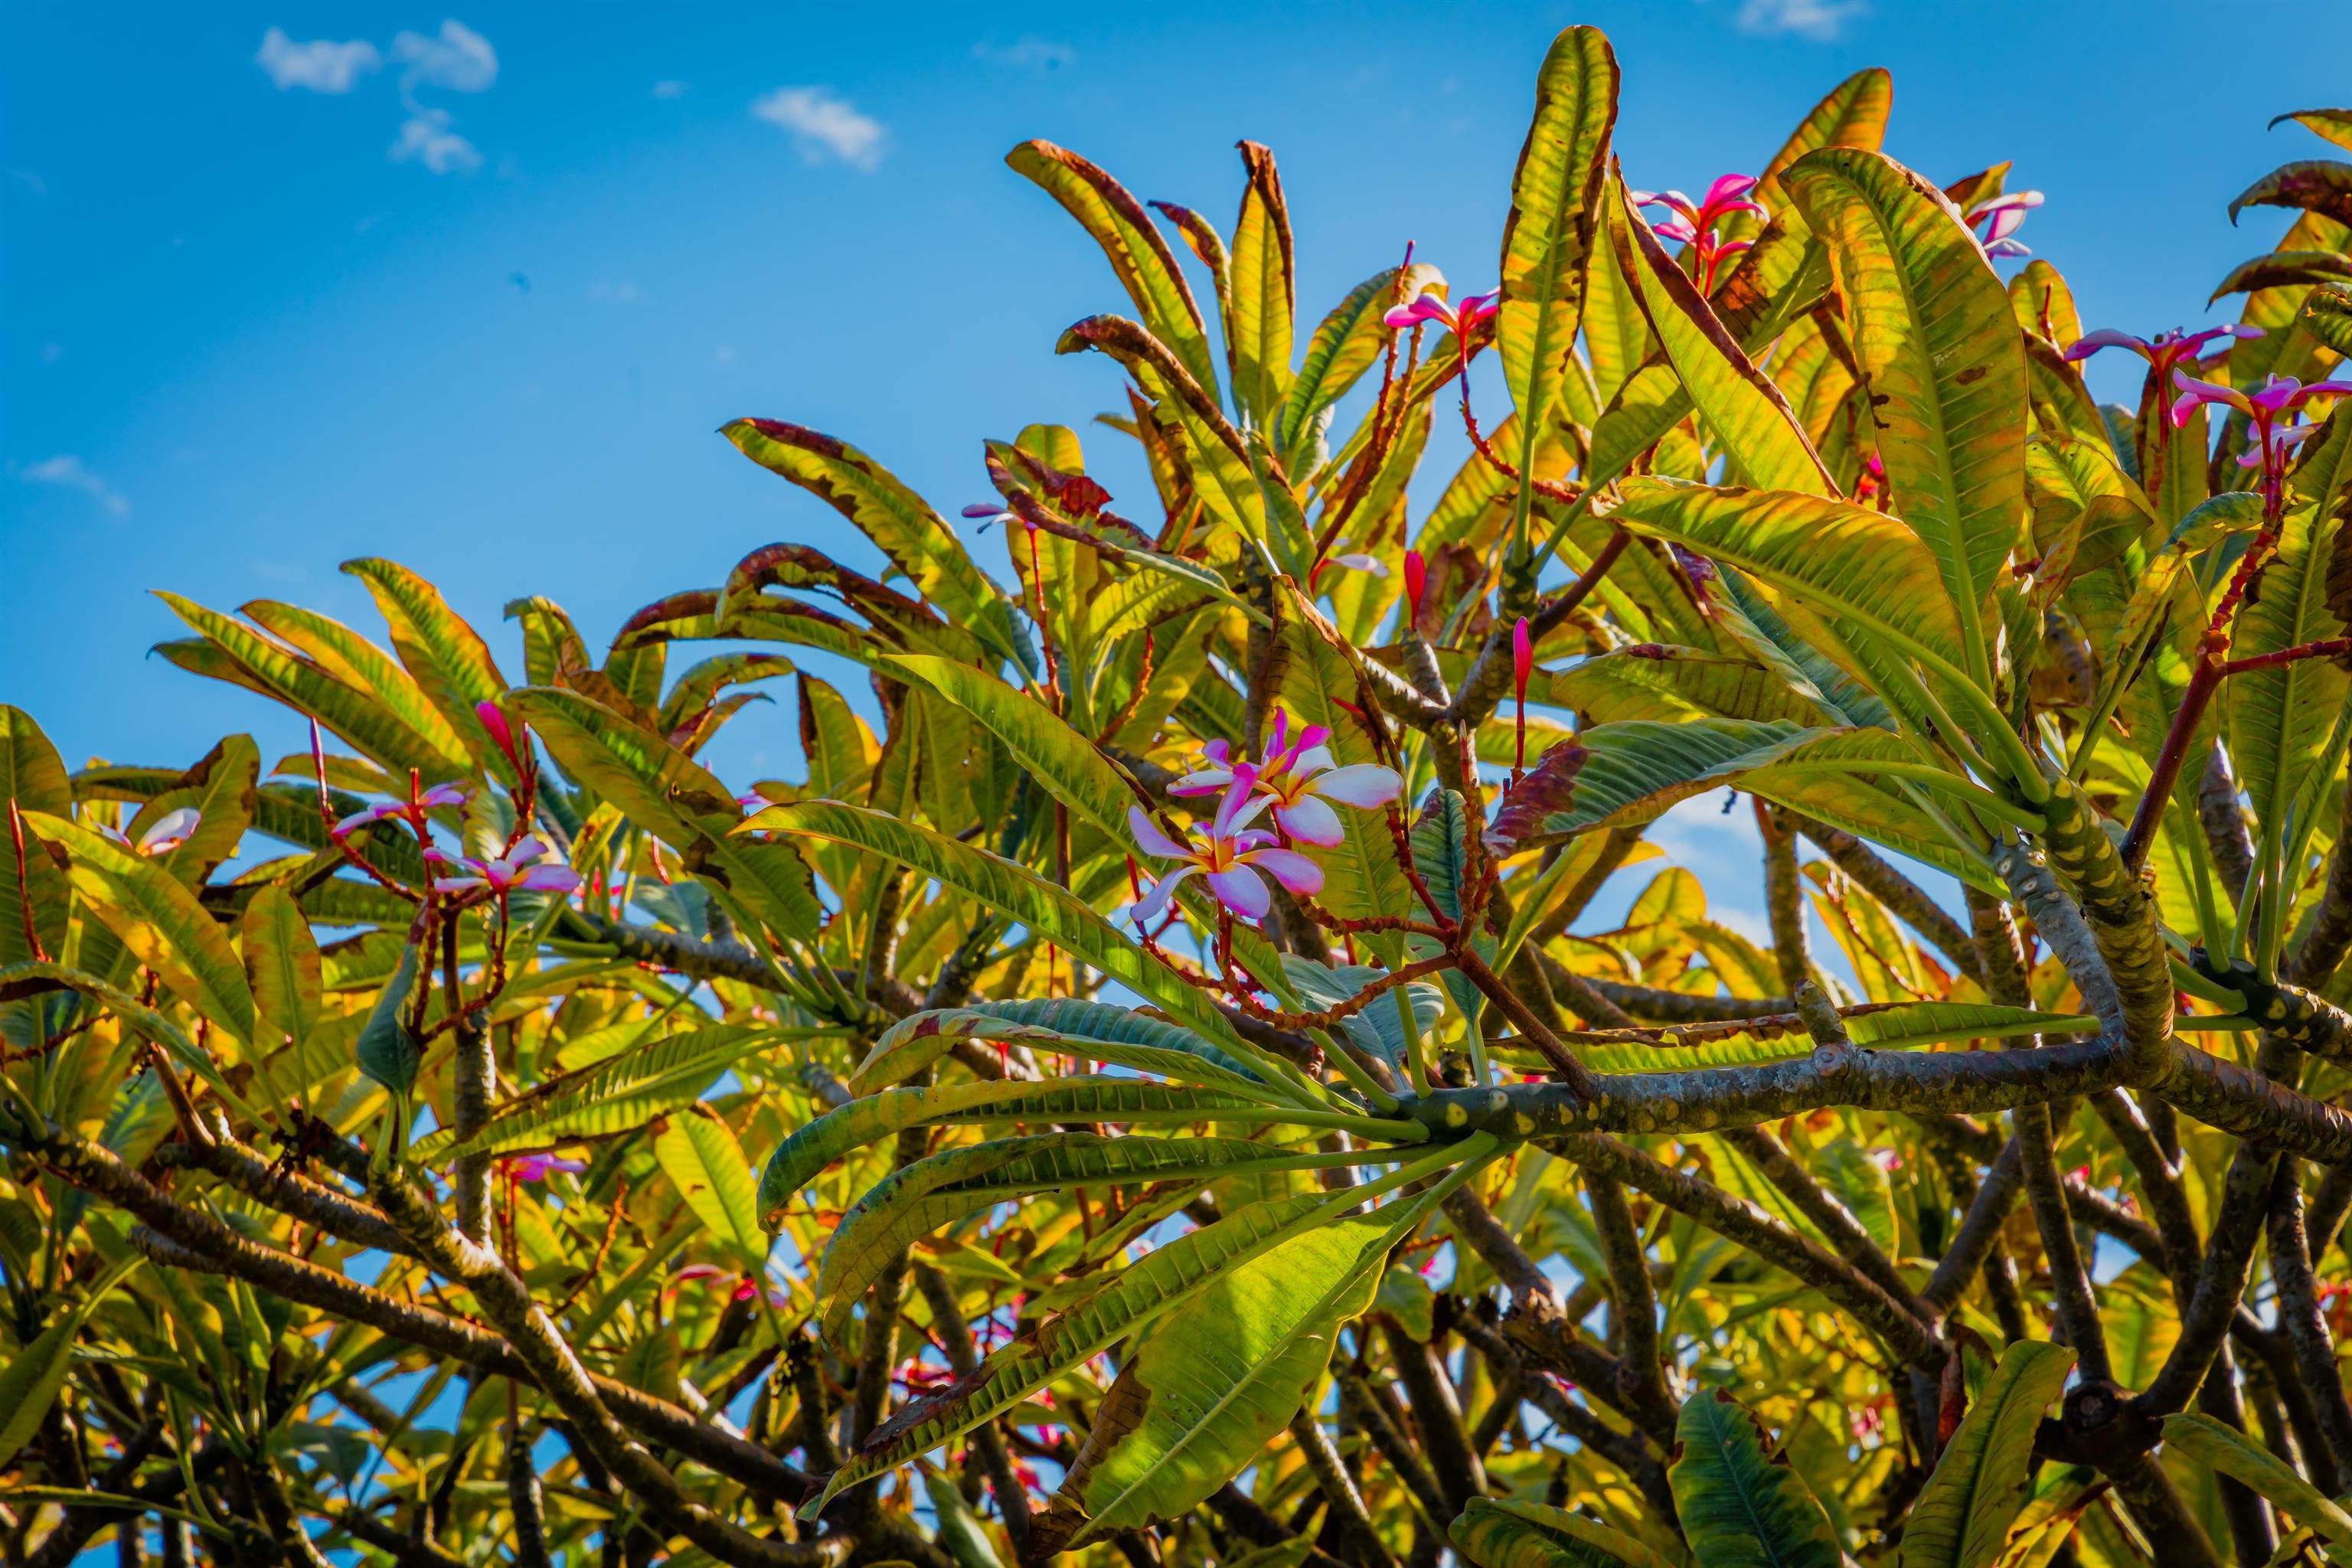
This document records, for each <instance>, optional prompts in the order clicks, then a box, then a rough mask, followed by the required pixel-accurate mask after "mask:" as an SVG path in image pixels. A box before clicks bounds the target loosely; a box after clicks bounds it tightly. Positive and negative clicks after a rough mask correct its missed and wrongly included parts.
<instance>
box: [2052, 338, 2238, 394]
mask: <svg viewBox="0 0 2352 1568" xmlns="http://www.w3.org/2000/svg"><path fill="white" fill-rule="evenodd" d="M2262 335H2263V330H2262V328H2260V327H2246V326H2236V325H2231V326H2227V327H2208V328H2206V329H2205V330H2204V331H2201V332H2188V333H2183V332H2180V331H2169V332H2158V333H2157V334H2156V336H2154V337H2152V338H2136V337H2133V336H2132V335H2131V334H2130V333H2129V332H2119V331H2116V330H2115V329H2114V328H2113V327H2102V328H2100V329H2099V330H2098V331H2095V332H2085V333H2084V335H2083V336H2081V337H2079V338H2076V339H2075V340H2074V342H2073V344H2072V345H2070V346H2069V347H2068V348H2067V350H2066V362H2067V363H2069V364H2080V363H2082V362H2083V361H2084V360H2086V359H2089V358H2090V357H2091V356H2092V355H2093V354H2095V353H2098V352H2099V351H2100V350H2101V349H2129V350H2130V351H2131V352H2132V353H2136V354H2137V355H2139V357H2140V358H2142V359H2144V360H2146V361H2147V363H2148V367H2149V368H2150V369H2151V370H2153V371H2154V372H2155V373H2156V375H2157V377H2158V380H2160V381H2169V380H2171V379H2172V373H2173V370H2174V369H2175V367H2177V366H2179V365H2181V364H2183V363H2189V362H2190V361H2193V360H2195V359H2196V358H2197V356H2198V354H2199V353H2200V352H2201V351H2202V350H2203V349H2204V347H2205V345H2206V344H2207V343H2210V342H2212V341H2213V340H2214V339H2216V338H2259V337H2261V336H2262Z"/></svg>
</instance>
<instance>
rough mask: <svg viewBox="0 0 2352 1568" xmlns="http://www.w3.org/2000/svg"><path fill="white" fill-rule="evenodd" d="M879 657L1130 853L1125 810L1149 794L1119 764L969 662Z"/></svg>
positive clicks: (1040, 705)
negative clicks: (957, 711) (960, 713)
mask: <svg viewBox="0 0 2352 1568" xmlns="http://www.w3.org/2000/svg"><path fill="white" fill-rule="evenodd" d="M884 662H885V663H886V664H887V666H888V667H889V668H890V669H891V670H893V671H903V672H904V673H905V674H906V675H907V676H908V678H910V679H913V680H915V681H917V682H919V684H921V685H923V686H926V687H929V689H931V690H933V691H936V692H938V693H939V694H940V696H941V697H942V698H944V699H946V700H948V701H950V702H951V703H953V704H954V705H955V706H956V707H958V708H961V710H964V711H965V712H967V713H969V714H971V716H972V717H973V718H974V719H977V720H979V721H980V722H981V724H982V726H983V727H985V728H986V729H987V731H989V733H991V734H992V735H994V736H995V737H996V738H997V739H998V740H1000V741H1002V742H1004V744H1005V745H1006V746H1007V747H1008V748H1010V749H1011V751H1012V752H1013V755H1014V756H1015V757H1017V758H1019V759H1020V761H1021V763H1022V765H1023V766H1024V768H1026V769H1027V770H1028V772H1029V773H1031V775H1032V776H1034V778H1035V779H1036V780H1037V782H1038V783H1040V784H1044V785H1045V788H1046V789H1047V790H1049V791H1051V792H1052V794H1053V795H1054V798H1055V799H1056V800H1058V801H1061V802H1062V803H1063V804H1064V805H1067V806H1069V807H1070V809H1071V810H1072V811H1073V812H1075V813H1076V815H1077V816H1080V817H1082V818H1084V819H1085V820H1086V821H1088V822H1091V823H1093V824H1094V825H1095V826H1097V827H1098V828H1100V829H1101V830H1102V831H1103V832H1104V833H1106V834H1108V835H1109V837H1110V838H1111V841H1112V842H1113V843H1115V844H1117V845H1118V846H1119V847H1120V848H1122V849H1124V850H1127V851H1129V852H1130V853H1132V852H1133V851H1134V848H1135V840H1134V836H1133V834H1132V833H1130V832H1129V828H1128V824H1127V812H1128V808H1129V806H1135V805H1149V804H1150V796H1148V795H1145V794H1144V793H1143V791H1142V790H1141V788H1139V786H1138V785H1137V784H1136V783H1135V782H1134V780H1133V779H1131V778H1130V777H1129V775H1128V773H1127V771H1126V770H1125V769H1124V768H1121V767H1120V766H1119V765H1118V763H1114V762H1112V761H1111V760H1110V759H1109V758H1108V757H1107V756H1105V755H1103V752H1102V749H1101V748H1100V747H1098V746H1097V745H1096V744H1095V743H1094V742H1091V741H1089V740H1087V738H1086V737H1085V736H1084V735H1081V734H1079V733H1078V732H1077V731H1076V730H1074V729H1072V728H1070V726H1069V724H1068V723H1067V722H1066V721H1064V720H1063V719H1061V718H1060V717H1059V716H1057V715H1056V714H1055V712H1054V710H1052V709H1050V708H1048V707H1046V706H1045V703H1043V702H1041V701H1039V700H1037V699H1036V698H1034V697H1032V696H1029V695H1026V694H1024V693H1023V692H1020V691H1017V690H1015V689H1013V688H1012V687H1010V686H1007V685H1006V684H1005V683H1004V682H1003V681H1002V680H999V679H997V678H996V677H995V676H993V675H991V674H990V673H988V671H986V670H984V669H974V668H971V666H970V665H966V664H956V663H953V662H952V661H950V660H948V659H944V658H932V657H929V656H928V655H919V654H900V655H894V656H892V657H891V658H888V659H887V660H885V661H884Z"/></svg>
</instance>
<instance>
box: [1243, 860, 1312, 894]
mask: <svg viewBox="0 0 2352 1568" xmlns="http://www.w3.org/2000/svg"><path fill="white" fill-rule="evenodd" d="M1248 863H1249V864H1250V865H1252V866H1255V867H1256V868H1258V869H1260V870H1262V871H1269V872H1272V873H1273V875H1274V879H1275V880H1276V881H1277V882H1280V883H1281V884H1282V885H1283V886H1284V887H1286V888H1287V889H1290V890H1291V891H1292V892H1294V893H1297V894H1300V895H1301V896H1305V895H1307V894H1312V893H1319V892H1321V891H1322V890H1323V868H1322V867H1320V866H1318V865H1317V864H1316V863H1315V862H1314V861H1312V860H1309V859H1308V858H1307V857H1306V856H1304V855H1301V854H1300V853H1299V852H1298V851H1297V850H1296V849H1253V850H1251V851H1250V853H1249V861H1248Z"/></svg>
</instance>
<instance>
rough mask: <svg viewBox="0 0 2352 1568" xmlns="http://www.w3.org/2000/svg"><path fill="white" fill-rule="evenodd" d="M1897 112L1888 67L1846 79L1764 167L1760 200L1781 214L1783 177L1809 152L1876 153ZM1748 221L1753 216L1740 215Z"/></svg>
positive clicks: (1759, 183)
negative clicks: (1888, 122)
mask: <svg viewBox="0 0 2352 1568" xmlns="http://www.w3.org/2000/svg"><path fill="white" fill-rule="evenodd" d="M1894 108H1895V79H1894V77H1893V76H1892V75H1890V74H1889V73H1888V71H1887V69H1886V68H1885V67H1884V66H1872V67H1871V68H1869V69H1867V70H1859V71H1856V72H1854V73H1853V75H1852V76H1850V77H1848V78H1846V79H1844V80H1843V81H1842V82H1840V83H1838V84H1837V86H1835V87H1833V88H1832V89H1830V90H1829V91H1828V92H1826V93H1824V94H1823V95H1822V100H1821V101H1820V102H1819V103H1817V104H1815V105H1813V107H1812V109H1811V110H1810V111H1808V112H1807V113H1806V115H1805V118H1804V119H1803V120H1802V121H1799V122H1798V125H1797V129H1796V130H1795V131H1793V132H1790V135H1789V139H1788V141H1786V142H1782V143H1781V145H1780V151H1779V152H1778V153H1773V154H1772V161H1771V162H1770V163H1766V164H1765V165H1764V173H1763V174H1761V175H1759V177H1758V179H1757V181H1756V192H1755V195H1756V199H1757V200H1758V201H1759V202H1761V203H1763V204H1764V205H1766V206H1768V207H1770V208H1772V209H1773V210H1775V211H1778V210H1779V209H1780V205H1781V204H1782V202H1783V201H1784V200H1785V199H1786V193H1785V192H1784V191H1783V190H1782V189H1781V188H1780V176H1781V175H1783V174H1787V173H1788V171H1789V166H1790V164H1792V163H1795V162H1796V161H1797V160H1798V159H1800V158H1801V157H1803V156H1804V155H1805V154H1806V153H1813V152H1818V151H1820V150H1821V149H1822V148H1823V147H1861V148H1865V149H1868V150H1869V151H1871V152H1876V151H1877V150H1878V147H1879V144H1880V143H1881V142H1884V141H1885V139H1886V118H1887V116H1888V115H1889V114H1890V113H1891V112H1893V110H1894ZM1736 216H1748V215H1745V214H1740V215H1736Z"/></svg>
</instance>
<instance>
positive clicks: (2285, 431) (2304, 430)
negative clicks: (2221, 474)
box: [2238, 425, 2320, 468]
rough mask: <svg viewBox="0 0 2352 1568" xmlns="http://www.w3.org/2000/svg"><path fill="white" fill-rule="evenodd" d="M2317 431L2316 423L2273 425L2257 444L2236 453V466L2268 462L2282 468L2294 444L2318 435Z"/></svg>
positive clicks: (2242, 466) (2318, 427)
mask: <svg viewBox="0 0 2352 1568" xmlns="http://www.w3.org/2000/svg"><path fill="white" fill-rule="evenodd" d="M2319 431H2320V426H2316V425H2273V426H2271V427H2270V428H2269V429H2267V430H2265V431H2263V434H2262V440H2261V442H2260V443H2259V444H2258V445H2255V446H2252V447H2247V448H2246V449H2245V450H2244V451H2242V452H2241V453H2239V454H2238V467H2240V468H2261V467H2263V465H2264V464H2265V463H2270V464H2273V465H2275V466H2276V467H2279V468H2284V467H2285V466H2286V459H2287V456H2288V454H2289V451H2290V450H2291V449H2292V448H2293V447H2294V444H2295V443H2296V442H2298V441H2301V440H2303V439H2304V438H2305V437H2310V436H2316V435H2318V434H2319Z"/></svg>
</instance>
